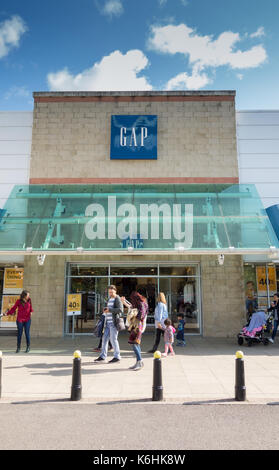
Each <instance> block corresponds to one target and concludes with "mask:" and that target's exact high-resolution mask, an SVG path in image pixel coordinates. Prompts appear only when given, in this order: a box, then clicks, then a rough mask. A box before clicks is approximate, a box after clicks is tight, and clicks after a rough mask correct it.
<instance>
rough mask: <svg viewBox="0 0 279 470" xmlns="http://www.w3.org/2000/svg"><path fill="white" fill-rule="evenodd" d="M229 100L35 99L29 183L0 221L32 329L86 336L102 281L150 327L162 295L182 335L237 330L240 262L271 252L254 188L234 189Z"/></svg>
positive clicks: (242, 307)
mask: <svg viewBox="0 0 279 470" xmlns="http://www.w3.org/2000/svg"><path fill="white" fill-rule="evenodd" d="M234 98H235V93H234V92H232V91H215V92H207V91H206V92H134V93H128V92H127V93H125V92H121V93H116V92H115V93H94V92H86V93H81V92H76V93H70V92H65V93H62V92H58V93H34V113H33V133H32V150H31V163H30V179H29V184H28V185H16V186H15V187H14V189H13V191H12V193H11V195H10V197H9V199H8V201H7V203H6V205H5V214H4V216H3V217H2V219H1V222H0V256H1V255H2V256H3V255H4V254H7V253H8V254H9V255H11V256H16V255H19V254H20V255H24V286H25V288H27V289H29V290H30V292H31V296H32V301H33V304H34V310H35V312H36V313H35V314H34V316H33V319H32V334H33V335H35V336H36V335H38V336H47V337H52V336H54V337H55V336H57V337H59V336H62V335H67V334H69V335H71V334H91V333H92V330H93V327H94V322H95V320H96V317H97V315H98V314H99V313H100V311H101V309H102V306H103V304H104V302H105V298H106V295H107V292H106V290H107V286H108V285H109V284H110V283H114V284H116V285H117V288H118V292H119V293H120V294H123V295H125V296H126V297H127V298H129V295H130V293H131V292H132V290H134V289H135V288H139V287H140V286H144V287H145V289H146V292H147V296H148V302H149V310H150V315H149V319H148V324H149V326H150V327H153V314H154V307H155V303H156V296H157V294H158V292H161V291H163V292H164V293H165V294H166V297H167V302H168V307H169V311H170V313H171V315H172V317H173V319H174V320H175V319H176V316H177V313H178V312H183V313H184V314H185V318H186V333H189V334H201V335H204V336H234V335H235V333H236V332H237V331H238V329H239V327H240V325H241V324H242V322H243V321H244V319H245V313H246V300H245V295H246V290H245V266H244V263H243V257H244V256H246V255H248V256H250V255H252V256H254V257H255V258H257V257H260V256H265V257H267V256H269V255H270V254H272V256H273V257H275V256H277V250H278V249H279V247H278V240H277V238H276V236H275V234H274V231H273V229H272V226H271V224H270V222H269V219H268V217H267V215H266V214H265V212H264V210H263V206H262V203H261V200H260V197H259V196H258V194H257V191H256V190H255V188H254V186H253V185H252V184H251V185H249V184H248V185H247V184H241V185H239V174H238V159H237V143H236V121H235V103H234ZM249 287H250V284H249ZM73 305H74V307H73ZM73 312H74V315H73Z"/></svg>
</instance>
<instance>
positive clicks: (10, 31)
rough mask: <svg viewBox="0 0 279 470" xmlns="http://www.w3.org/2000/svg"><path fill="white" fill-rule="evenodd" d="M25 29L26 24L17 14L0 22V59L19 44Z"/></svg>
mask: <svg viewBox="0 0 279 470" xmlns="http://www.w3.org/2000/svg"><path fill="white" fill-rule="evenodd" d="M27 30H28V28H27V25H26V24H25V22H24V21H23V19H22V18H21V17H20V16H18V15H14V16H12V17H11V18H10V19H8V20H5V21H3V22H2V23H0V59H1V58H2V57H5V56H6V55H8V54H9V52H10V51H11V49H13V48H15V47H18V46H19V42H20V39H21V36H22V35H23V34H24V33H25V32H26V31H27Z"/></svg>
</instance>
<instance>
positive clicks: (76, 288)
mask: <svg viewBox="0 0 279 470" xmlns="http://www.w3.org/2000/svg"><path fill="white" fill-rule="evenodd" d="M66 279H67V282H66V294H81V296H82V302H81V304H82V307H81V314H80V315H78V316H76V317H74V318H72V317H68V316H67V315H65V333H66V334H72V333H73V332H74V333H76V334H92V333H93V330H94V327H95V325H96V320H97V318H98V316H99V315H100V314H101V313H102V311H103V308H104V306H105V302H106V300H107V296H108V286H109V285H110V284H115V285H116V287H117V292H118V294H119V295H120V296H122V295H124V296H125V297H126V299H127V300H130V295H131V293H132V292H133V291H134V290H140V289H141V288H144V289H145V293H146V297H147V301H148V306H149V315H148V318H147V326H149V327H151V326H153V324H154V313H155V307H156V303H157V297H158V293H159V292H163V293H164V294H165V296H166V300H167V304H168V312H169V316H170V317H171V319H172V320H173V321H174V322H176V321H177V315H178V314H179V313H183V315H184V319H185V322H186V324H185V329H186V333H188V334H200V333H201V324H202V323H201V300H200V298H201V295H200V275H199V267H198V265H186V264H184V265H182V264H173V265H172V266H168V265H163V264H162V265H161V264H157V265H156V264H153V265H150V266H146V265H145V266H142V265H135V264H133V265H132V266H115V265H109V264H108V265H102V266H100V265H99V266H92V265H90V264H89V263H88V264H86V263H84V264H80V265H78V264H69V265H68V272H67V278H66Z"/></svg>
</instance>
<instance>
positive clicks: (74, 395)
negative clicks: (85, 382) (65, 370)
mask: <svg viewBox="0 0 279 470" xmlns="http://www.w3.org/2000/svg"><path fill="white" fill-rule="evenodd" d="M81 390H82V387H81V352H80V351H79V350H77V351H75V352H74V360H73V374H72V388H71V400H72V401H78V400H80V399H81Z"/></svg>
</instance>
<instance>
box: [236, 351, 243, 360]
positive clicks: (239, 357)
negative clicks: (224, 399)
mask: <svg viewBox="0 0 279 470" xmlns="http://www.w3.org/2000/svg"><path fill="white" fill-rule="evenodd" d="M235 356H236V359H243V358H244V354H243V352H242V351H236V353H235Z"/></svg>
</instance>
